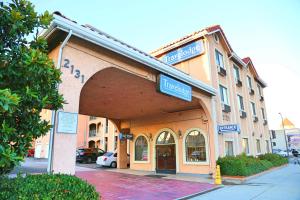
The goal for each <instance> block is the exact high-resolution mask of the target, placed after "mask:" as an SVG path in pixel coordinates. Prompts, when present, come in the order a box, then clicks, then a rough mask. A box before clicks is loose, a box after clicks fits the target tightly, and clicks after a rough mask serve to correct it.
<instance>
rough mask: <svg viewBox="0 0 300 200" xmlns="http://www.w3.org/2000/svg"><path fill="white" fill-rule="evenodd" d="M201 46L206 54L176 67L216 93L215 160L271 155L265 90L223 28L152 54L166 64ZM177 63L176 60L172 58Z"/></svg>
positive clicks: (214, 100) (205, 30) (201, 32)
mask: <svg viewBox="0 0 300 200" xmlns="http://www.w3.org/2000/svg"><path fill="white" fill-rule="evenodd" d="M195 42H201V48H203V53H202V54H201V55H200V56H197V57H193V58H191V59H188V60H185V61H183V62H176V61H175V62H176V63H175V64H174V67H176V68H177V69H179V70H181V71H183V72H185V73H186V74H188V75H191V76H192V77H193V78H195V79H198V80H201V81H203V82H205V83H207V84H209V85H211V86H212V87H214V88H216V89H217V91H218V92H217V95H216V96H215V97H213V106H214V108H215V113H214V115H213V120H214V121H215V122H216V123H215V125H216V127H215V131H216V132H218V140H217V141H216V143H215V145H216V146H218V148H217V151H216V156H217V157H218V156H225V155H238V154H241V153H243V152H244V153H246V154H249V155H258V154H262V153H267V152H270V135H269V128H268V123H267V115H266V108H265V101H264V96H263V88H265V87H266V84H265V83H264V81H263V80H262V79H261V78H260V77H259V75H258V73H257V71H256V69H255V67H254V65H253V63H252V61H251V59H250V58H249V57H246V58H243V59H241V58H240V57H239V56H238V55H237V54H236V53H235V52H234V51H233V49H232V47H231V46H230V44H229V41H228V40H227V39H226V36H225V34H224V32H223V30H222V29H221V27H220V26H218V25H216V26H211V27H208V28H205V29H203V30H201V31H198V32H195V33H193V34H191V35H188V36H185V37H183V38H181V39H179V40H177V41H174V42H172V43H170V44H167V45H165V46H163V47H161V48H159V49H157V50H155V51H153V52H152V55H154V56H155V57H157V58H159V59H162V60H164V61H166V62H170V63H172V62H174V61H172V57H168V59H169V60H167V59H166V55H168V53H169V54H172V51H174V50H176V49H177V51H178V49H180V48H184V46H187V45H189V44H192V43H195ZM173 59H174V60H176V58H173ZM232 124H233V125H237V127H238V128H237V129H239V130H238V131H232V132H226V133H225V132H224V133H221V132H220V130H219V129H220V128H218V126H223V125H225V126H226V125H232Z"/></svg>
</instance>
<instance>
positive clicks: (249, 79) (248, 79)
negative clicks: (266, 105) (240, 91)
mask: <svg viewBox="0 0 300 200" xmlns="http://www.w3.org/2000/svg"><path fill="white" fill-rule="evenodd" d="M247 86H248V88H249V89H252V81H251V77H250V76H247Z"/></svg>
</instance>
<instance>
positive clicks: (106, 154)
mask: <svg viewBox="0 0 300 200" xmlns="http://www.w3.org/2000/svg"><path fill="white" fill-rule="evenodd" d="M111 155H113V152H106V153H105V154H104V155H103V156H107V157H110V156H111Z"/></svg>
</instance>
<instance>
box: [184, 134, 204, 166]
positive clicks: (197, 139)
mask: <svg viewBox="0 0 300 200" xmlns="http://www.w3.org/2000/svg"><path fill="white" fill-rule="evenodd" d="M185 155H186V162H204V161H206V159H207V158H206V142H205V137H204V135H203V134H202V133H200V131H198V130H192V131H190V132H189V133H188V134H187V136H186V139H185Z"/></svg>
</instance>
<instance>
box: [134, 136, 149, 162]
mask: <svg viewBox="0 0 300 200" xmlns="http://www.w3.org/2000/svg"><path fill="white" fill-rule="evenodd" d="M134 148H135V153H134V154H135V155H134V160H135V161H147V160H148V142H147V139H146V138H145V136H142V135H140V136H138V137H137V138H136V140H135V143H134Z"/></svg>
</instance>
